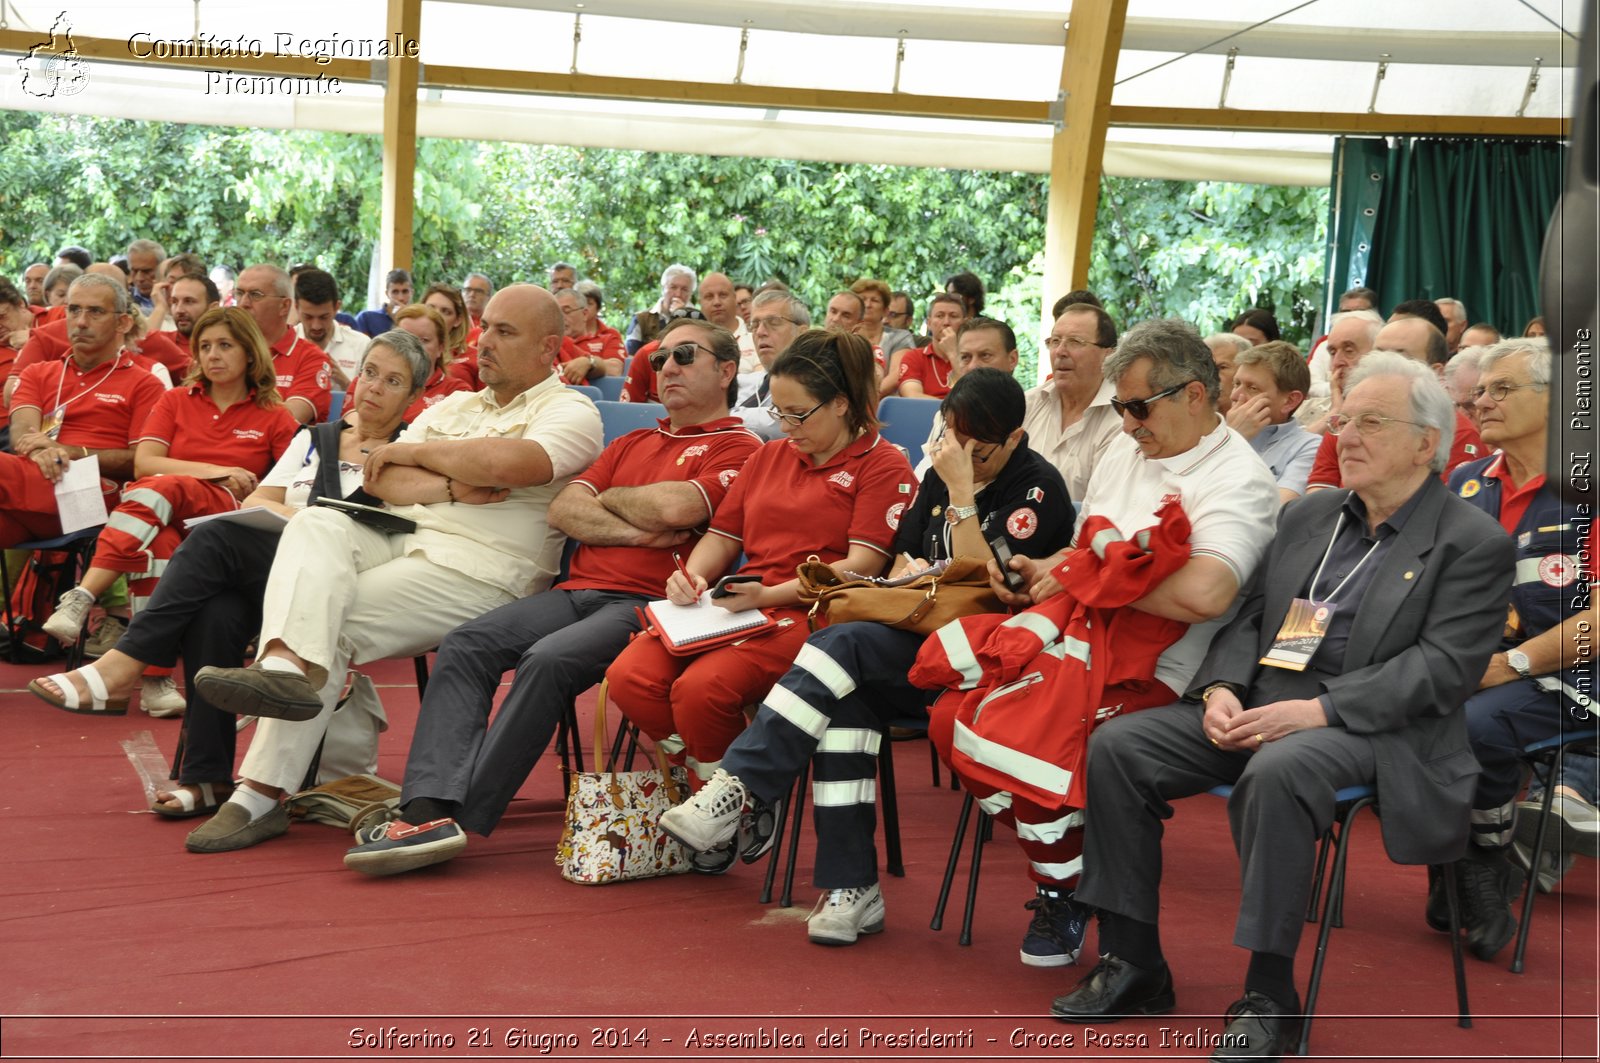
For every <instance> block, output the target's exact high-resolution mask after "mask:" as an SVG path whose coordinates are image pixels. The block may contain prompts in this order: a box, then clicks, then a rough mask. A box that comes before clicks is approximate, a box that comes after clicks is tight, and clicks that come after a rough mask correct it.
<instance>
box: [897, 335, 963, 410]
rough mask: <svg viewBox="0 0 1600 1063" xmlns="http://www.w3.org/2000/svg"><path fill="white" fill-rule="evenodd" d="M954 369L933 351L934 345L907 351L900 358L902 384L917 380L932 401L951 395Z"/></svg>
mask: <svg viewBox="0 0 1600 1063" xmlns="http://www.w3.org/2000/svg"><path fill="white" fill-rule="evenodd" d="M953 372H954V368H953V367H952V366H951V365H950V363H949V362H947V361H945V360H944V359H943V358H941V357H939V355H937V354H935V353H934V351H933V344H931V343H930V344H928V345H927V346H926V347H918V348H916V349H915V350H910V351H906V352H905V353H904V354H902V355H901V356H900V383H902V384H904V383H906V382H907V381H911V380H915V381H916V382H917V383H919V384H921V385H922V393H923V394H924V395H926V396H928V398H930V399H942V398H944V397H945V396H946V395H948V394H950V376H951V374H952V373H953Z"/></svg>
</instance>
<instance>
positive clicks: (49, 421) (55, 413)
mask: <svg viewBox="0 0 1600 1063" xmlns="http://www.w3.org/2000/svg"><path fill="white" fill-rule="evenodd" d="M66 419H67V408H66V407H65V406H57V407H56V408H55V409H53V410H51V411H50V413H49V414H47V415H46V416H45V419H44V420H43V421H42V422H40V424H39V431H41V432H43V433H44V434H45V435H47V436H49V437H50V438H51V439H52V440H54V439H56V438H57V437H58V436H60V435H61V422H63V421H65V420H66Z"/></svg>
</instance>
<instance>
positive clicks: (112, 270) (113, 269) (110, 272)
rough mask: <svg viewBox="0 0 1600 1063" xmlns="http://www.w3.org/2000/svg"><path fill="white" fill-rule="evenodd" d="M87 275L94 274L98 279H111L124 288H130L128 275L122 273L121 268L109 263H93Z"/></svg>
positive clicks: (87, 270)
mask: <svg viewBox="0 0 1600 1063" xmlns="http://www.w3.org/2000/svg"><path fill="white" fill-rule="evenodd" d="M84 272H85V273H92V274H94V275H95V276H98V277H110V278H111V279H112V280H114V281H116V282H117V283H118V284H120V285H122V286H123V287H124V288H126V287H127V286H128V275H127V274H126V273H124V272H122V267H121V266H113V265H112V264H111V263H109V262H91V263H90V264H89V268H88V269H86V270H84Z"/></svg>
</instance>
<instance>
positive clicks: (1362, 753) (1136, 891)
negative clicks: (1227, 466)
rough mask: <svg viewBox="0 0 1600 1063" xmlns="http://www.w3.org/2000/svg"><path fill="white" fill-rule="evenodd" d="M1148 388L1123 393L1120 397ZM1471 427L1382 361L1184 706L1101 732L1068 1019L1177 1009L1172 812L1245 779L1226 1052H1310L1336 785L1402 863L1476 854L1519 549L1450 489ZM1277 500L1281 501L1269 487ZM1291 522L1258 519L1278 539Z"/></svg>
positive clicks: (1289, 512) (1403, 366) (1357, 378)
mask: <svg viewBox="0 0 1600 1063" xmlns="http://www.w3.org/2000/svg"><path fill="white" fill-rule="evenodd" d="M1135 331H1137V330H1135ZM1130 336H1131V334H1130ZM1160 383H1161V381H1159V380H1158V381H1156V384H1157V386H1158V388H1159V385H1160ZM1189 386H1190V387H1194V385H1189ZM1133 390H1134V389H1132V388H1131V387H1129V386H1128V382H1127V378H1126V377H1124V378H1123V379H1122V381H1121V382H1119V385H1118V393H1119V396H1126V395H1129V394H1131V393H1132V392H1133ZM1162 390H1164V389H1162ZM1140 394H1141V395H1142V394H1143V391H1142V390H1141V391H1140ZM1175 394H1181V392H1180V393H1175ZM1179 401H1182V400H1179ZM1161 403H1162V404H1163V405H1168V406H1170V405H1172V404H1173V400H1172V399H1163V400H1161ZM1123 405H1124V406H1125V408H1127V409H1128V416H1132V415H1133V414H1134V413H1135V412H1136V411H1134V410H1133V409H1132V406H1133V403H1132V402H1128V401H1127V400H1126V399H1124V400H1123ZM1145 405H1147V406H1148V405H1150V400H1146V402H1145ZM1454 420H1455V418H1454V416H1453V411H1452V408H1451V405H1450V399H1449V397H1448V396H1447V395H1446V394H1445V392H1444V388H1443V387H1442V386H1441V385H1440V384H1439V382H1438V381H1437V380H1436V379H1435V378H1434V375H1433V373H1432V372H1431V371H1430V370H1428V369H1427V368H1425V367H1423V366H1420V365H1417V364H1415V363H1413V362H1408V361H1406V360H1405V359H1402V358H1400V357H1399V356H1397V355H1393V354H1382V353H1377V354H1372V355H1369V356H1368V357H1367V359H1366V360H1365V361H1364V362H1363V363H1362V366H1361V368H1360V370H1359V371H1358V372H1357V373H1355V374H1354V375H1353V376H1352V377H1351V387H1350V390H1349V393H1348V396H1347V398H1346V401H1345V406H1344V410H1343V411H1342V412H1341V414H1340V418H1339V429H1340V430H1339V432H1338V436H1339V456H1340V462H1341V465H1342V466H1343V468H1344V480H1345V484H1346V489H1343V490H1339V491H1332V492H1325V493H1323V494H1320V495H1317V496H1314V497H1308V498H1305V499H1302V500H1300V501H1298V502H1294V503H1292V504H1290V505H1289V506H1286V507H1284V508H1283V510H1282V517H1281V520H1279V521H1278V522H1277V524H1278V528H1277V534H1276V535H1275V536H1274V537H1273V538H1272V539H1271V541H1270V544H1269V545H1268V547H1267V550H1266V554H1265V558H1264V560H1262V561H1261V563H1260V564H1259V565H1252V566H1251V567H1252V568H1254V570H1255V573H1254V575H1253V576H1252V577H1251V579H1250V582H1249V584H1248V586H1247V588H1246V591H1245V594H1244V596H1243V598H1242V600H1241V602H1240V604H1239V607H1238V609H1237V611H1236V613H1235V615H1234V617H1233V619H1232V620H1231V621H1230V623H1229V624H1228V625H1227V626H1226V627H1225V628H1223V629H1222V631H1221V632H1219V633H1218V634H1217V636H1216V639H1215V640H1214V641H1212V642H1211V644H1210V649H1209V652H1208V653H1207V655H1206V656H1205V659H1204V660H1203V661H1202V662H1200V663H1199V666H1198V668H1196V669H1194V670H1191V671H1190V672H1189V674H1188V675H1187V676H1186V677H1185V678H1184V680H1183V681H1182V684H1181V685H1179V686H1174V687H1173V689H1174V690H1183V691H1185V692H1186V694H1187V700H1184V701H1177V700H1174V702H1173V703H1172V704H1169V705H1164V706H1161V707H1158V708H1152V709H1149V710H1147V711H1144V712H1137V713H1132V714H1124V715H1121V716H1118V717H1115V718H1113V719H1111V720H1109V721H1107V722H1106V723H1105V724H1103V725H1102V726H1100V727H1099V728H1097V729H1096V731H1095V733H1094V735H1093V737H1092V738H1091V739H1090V743H1089V763H1088V768H1087V774H1086V779H1087V782H1088V795H1089V796H1088V801H1087V804H1088V807H1089V809H1090V812H1089V814H1088V827H1087V831H1086V837H1085V840H1084V850H1083V868H1084V871H1083V884H1082V885H1081V886H1080V887H1079V889H1078V899H1079V900H1080V901H1083V902H1085V903H1087V904H1089V905H1090V906H1092V907H1094V908H1096V909H1098V910H1099V913H1100V916H1099V940H1098V951H1099V954H1100V963H1099V965H1098V966H1096V967H1095V969H1094V970H1093V971H1092V972H1091V973H1090V974H1089V976H1088V977H1087V978H1085V979H1084V980H1083V981H1082V982H1080V983H1079V985H1078V986H1077V988H1075V989H1074V990H1073V991H1072V992H1070V993H1068V994H1067V995H1065V996H1063V997H1059V998H1057V999H1056V1001H1055V1002H1054V1004H1053V1006H1052V1008H1051V1011H1052V1013H1053V1014H1054V1015H1055V1016H1056V1017H1058V1018H1061V1019H1064V1020H1070V1021H1073V1022H1083V1023H1099V1022H1104V1021H1108V1020H1115V1019H1119V1018H1122V1017H1124V1016H1127V1015H1157V1014H1164V1013H1165V1012H1168V1011H1171V1010H1172V1009H1173V1008H1174V1007H1175V1006H1176V1004H1177V1001H1176V996H1175V994H1174V992H1173V976H1172V973H1171V971H1170V970H1169V968H1168V966H1167V961H1166V958H1165V957H1164V955H1163V953H1162V946H1161V939H1160V933H1159V929H1158V925H1157V923H1158V917H1159V908H1160V896H1159V879H1160V874H1161V873H1160V867H1161V834H1162V829H1163V828H1162V821H1163V820H1165V819H1167V818H1169V817H1170V816H1171V815H1172V807H1171V802H1172V801H1174V800H1176V799H1178V798H1182V797H1188V796H1191V795H1196V794H1204V793H1205V792H1206V791H1208V790H1210V789H1212V788H1213V787H1216V786H1219V785H1229V786H1231V787H1232V793H1231V796H1230V797H1229V799H1228V817H1229V823H1230V825H1231V827H1232V830H1233V838H1234V843H1235V847H1236V849H1237V851H1238V855H1239V866H1240V884H1241V892H1242V897H1241V900H1240V905H1239V910H1238V917H1237V922H1236V923H1235V928H1234V935H1233V941H1234V944H1236V945H1238V946H1239V947H1241V948H1244V949H1247V950H1249V952H1250V956H1249V961H1248V967H1247V969H1246V971H1245V975H1244V993H1243V995H1242V997H1241V998H1240V999H1239V1000H1237V1001H1236V1002H1235V1003H1234V1004H1233V1005H1232V1006H1231V1007H1230V1008H1229V1009H1228V1012H1227V1017H1226V1022H1227V1028H1226V1032H1225V1033H1223V1034H1222V1035H1221V1036H1220V1037H1218V1038H1217V1040H1216V1041H1214V1042H1213V1043H1214V1044H1217V1045H1219V1046H1220V1047H1218V1048H1217V1051H1216V1053H1215V1054H1214V1055H1213V1056H1212V1057H1211V1058H1212V1059H1213V1060H1228V1061H1231V1060H1244V1059H1277V1058H1279V1057H1280V1056H1286V1055H1291V1054H1293V1053H1294V1051H1295V1046H1296V1044H1297V1043H1298V1040H1299V1032H1300V1024H1301V1013H1302V1010H1303V1009H1302V1006H1301V1001H1300V998H1299V995H1298V993H1297V992H1296V989H1295V984H1294V956H1295V952H1296V951H1297V949H1298V947H1299V943H1300V937H1301V932H1302V928H1303V927H1304V926H1305V915H1304V913H1305V910H1306V907H1307V901H1308V899H1309V896H1310V893H1311V890H1312V866H1313V861H1314V858H1315V852H1316V839H1317V838H1318V836H1319V835H1321V834H1322V832H1323V831H1325V830H1326V829H1327V828H1328V826H1329V825H1330V823H1331V822H1332V820H1333V818H1334V815H1335V808H1336V802H1335V797H1334V795H1335V793H1336V792H1337V791H1339V790H1340V789H1343V788H1345V787H1351V786H1357V785H1371V786H1375V787H1376V789H1377V792H1378V799H1379V804H1380V806H1381V807H1382V809H1383V815H1382V816H1381V817H1380V823H1381V825H1382V831H1383V841H1384V845H1385V847H1386V848H1387V850H1388V852H1389V855H1390V857H1391V858H1392V859H1394V860H1396V861H1398V862H1402V863H1441V862H1448V861H1449V860H1451V859H1453V858H1454V857H1456V856H1457V855H1459V854H1460V852H1461V849H1462V847H1463V845H1464V844H1465V842H1466V837H1467V807H1468V804H1469V801H1470V798H1471V794H1472V784H1473V779H1474V775H1475V771H1474V769H1475V768H1476V764H1475V762H1474V761H1473V758H1472V754H1471V751H1470V750H1469V749H1468V747H1467V740H1466V739H1467V732H1466V725H1465V721H1464V719H1463V714H1462V713H1461V712H1460V711H1459V707H1460V705H1461V702H1462V700H1463V699H1464V697H1465V696H1466V694H1467V693H1468V692H1469V691H1470V689H1471V688H1472V686H1473V685H1474V684H1475V683H1476V682H1477V679H1478V677H1479V676H1480V675H1482V674H1483V669H1484V666H1485V665H1486V664H1487V662H1488V660H1489V654H1490V652H1491V651H1492V650H1493V648H1494V644H1495V640H1496V638H1497V636H1498V632H1499V629H1500V627H1501V626H1502V624H1503V622H1504V620H1505V600H1506V590H1507V587H1508V585H1509V583H1510V575H1511V558H1512V551H1511V543H1510V540H1509V539H1508V538H1507V537H1506V535H1505V533H1504V532H1503V531H1501V530H1500V528H1499V527H1498V526H1497V524H1496V522H1495V521H1494V520H1493V519H1492V518H1490V517H1489V516H1487V515H1486V514H1484V513H1481V512H1475V511H1474V510H1473V508H1472V507H1471V506H1469V505H1467V504H1465V503H1463V502H1462V501H1461V500H1460V499H1458V498H1454V497H1452V496H1451V494H1450V492H1449V491H1448V490H1447V489H1446V488H1445V487H1444V485H1443V484H1441V483H1440V482H1439V479H1438V475H1437V474H1438V472H1439V471H1440V470H1441V469H1442V467H1443V465H1444V459H1445V455H1446V454H1447V453H1448V451H1449V439H1450V433H1451V431H1452V428H1453V424H1454ZM1155 434H1156V435H1158V436H1159V435H1161V434H1162V433H1161V431H1160V430H1157V432H1156V433H1155ZM1202 445H1203V444H1202ZM1154 460H1158V461H1168V460H1170V459H1166V458H1157V459H1154ZM1193 460H1194V459H1193V457H1192V456H1191V455H1189V454H1185V455H1183V456H1182V457H1181V458H1179V461H1178V462H1177V463H1173V464H1169V466H1168V468H1169V470H1170V471H1172V472H1174V473H1176V474H1177V476H1178V477H1180V478H1181V477H1182V475H1183V473H1182V471H1181V470H1180V469H1178V468H1177V467H1176V466H1177V465H1178V464H1181V463H1190V462H1192V461H1193ZM1098 477H1099V470H1097V471H1096V478H1097V480H1098ZM1266 488H1267V490H1268V491H1271V495H1270V496H1269V498H1270V501H1269V505H1270V507H1271V509H1273V510H1276V509H1277V497H1276V492H1275V491H1272V488H1271V481H1270V477H1269V478H1268V479H1267V482H1266ZM1090 491H1091V493H1092V492H1093V491H1094V483H1091V485H1090ZM1183 504H1184V507H1185V509H1186V510H1187V509H1188V506H1189V497H1188V494H1187V492H1185V494H1184V500H1183ZM1275 515H1276V514H1273V513H1268V514H1266V515H1262V514H1260V513H1259V512H1258V513H1257V514H1256V519H1258V520H1260V521H1261V524H1262V526H1263V528H1265V529H1270V528H1271V527H1272V525H1273V523H1274V519H1273V518H1274V516H1275ZM1197 531H1198V522H1197ZM1196 559H1197V560H1199V559H1200V555H1199V554H1198V551H1197V554H1196ZM1191 563H1193V562H1191ZM1161 596H1162V595H1161V594H1160V592H1159V591H1158V593H1157V594H1156V595H1152V596H1151V599H1154V598H1159V597H1161ZM1151 599H1146V600H1145V601H1144V602H1142V603H1137V604H1136V608H1146V607H1149V606H1150V605H1152V604H1156V603H1153V602H1152V600H1151ZM1191 630H1193V629H1191Z"/></svg>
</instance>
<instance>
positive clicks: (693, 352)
mask: <svg viewBox="0 0 1600 1063" xmlns="http://www.w3.org/2000/svg"><path fill="white" fill-rule="evenodd" d="M701 351H705V352H706V353H707V354H709V355H711V356H712V357H713V358H715V357H716V354H717V352H716V351H713V350H712V349H711V348H710V347H707V346H705V345H704V344H699V343H694V342H689V343H680V344H677V345H676V346H673V347H667V348H664V349H658V350H657V351H656V352H655V353H654V354H652V355H651V356H650V368H651V369H654V370H655V371H656V372H658V373H659V372H661V367H662V366H664V365H666V364H667V358H668V357H671V359H672V360H673V361H674V362H677V363H678V364H679V365H693V364H694V360H695V359H696V358H697V357H699V355H700V352H701Z"/></svg>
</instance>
